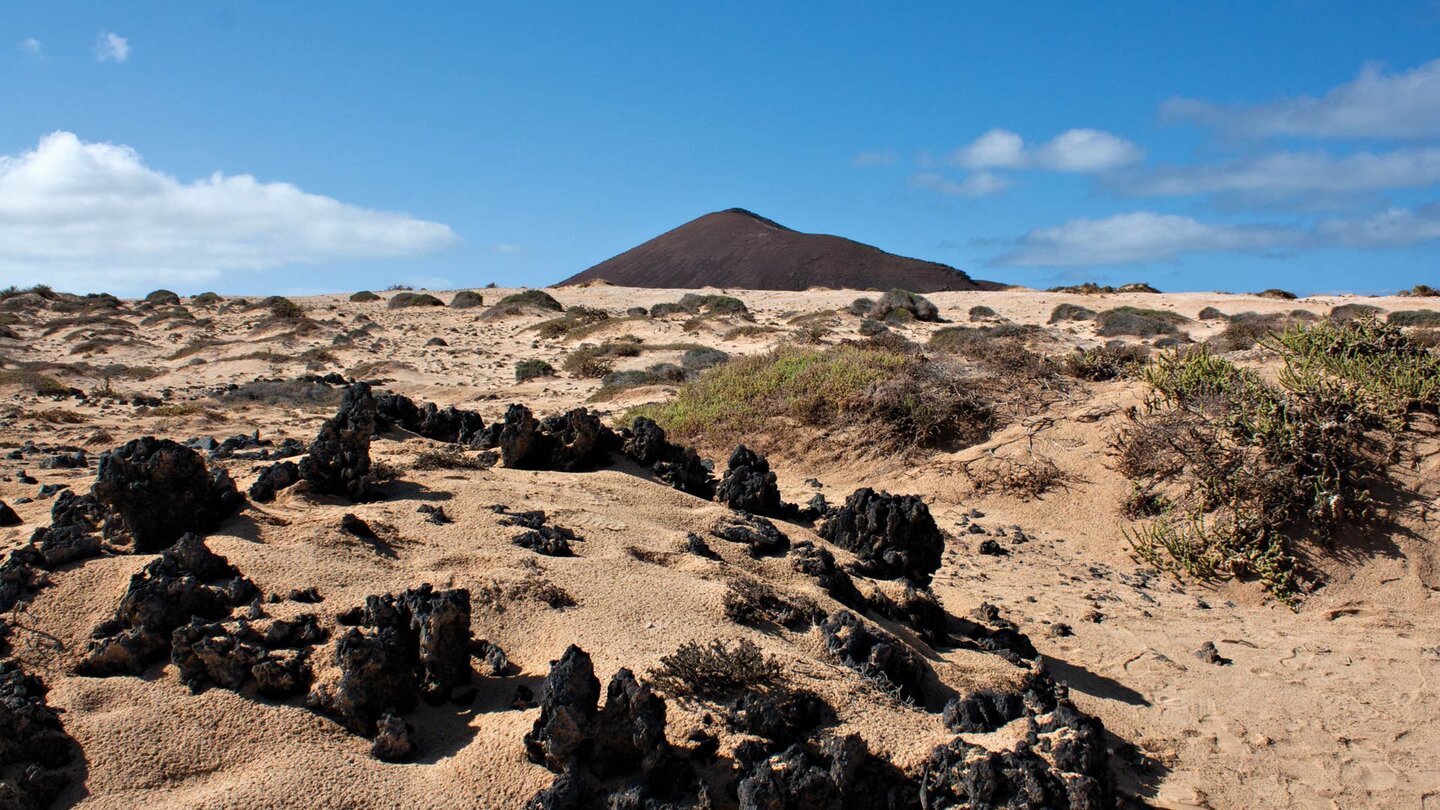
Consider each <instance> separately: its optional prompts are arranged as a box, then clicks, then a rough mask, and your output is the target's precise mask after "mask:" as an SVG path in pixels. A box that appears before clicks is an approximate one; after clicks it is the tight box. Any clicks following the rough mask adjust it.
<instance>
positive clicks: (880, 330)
mask: <svg viewBox="0 0 1440 810" xmlns="http://www.w3.org/2000/svg"><path fill="white" fill-rule="evenodd" d="M859 331H860V336H861V337H875V336H876V335H883V334H885V333H886V332H889V331H890V327H888V326H886V325H885V324H883V323H881V322H879V321H877V320H875V319H874V318H866V319H865V320H863V321H861V322H860V329H859Z"/></svg>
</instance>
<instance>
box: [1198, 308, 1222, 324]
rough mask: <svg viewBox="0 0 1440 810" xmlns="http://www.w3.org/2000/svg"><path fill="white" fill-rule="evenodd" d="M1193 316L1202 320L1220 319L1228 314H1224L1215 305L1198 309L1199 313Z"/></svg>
mask: <svg viewBox="0 0 1440 810" xmlns="http://www.w3.org/2000/svg"><path fill="white" fill-rule="evenodd" d="M1195 317H1197V318H1199V319H1200V320H1202V321H1220V320H1224V319H1226V318H1228V317H1230V316H1229V315H1226V314H1225V313H1223V312H1221V311H1220V310H1218V309H1216V308H1215V307H1205V308H1204V309H1202V310H1200V314H1199V315H1196V316H1195Z"/></svg>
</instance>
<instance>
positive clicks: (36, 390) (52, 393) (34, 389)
mask: <svg viewBox="0 0 1440 810" xmlns="http://www.w3.org/2000/svg"><path fill="white" fill-rule="evenodd" d="M0 385H18V386H20V387H22V388H25V389H27V390H29V391H30V392H31V393H33V394H36V395H38V396H42V397H63V396H69V395H70V394H72V393H74V392H75V389H73V388H71V387H70V386H68V385H65V384H64V383H62V382H60V381H59V380H57V379H55V378H54V377H51V376H50V375H48V374H41V373H40V372H38V371H0Z"/></svg>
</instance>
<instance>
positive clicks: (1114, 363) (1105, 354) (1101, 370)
mask: <svg viewBox="0 0 1440 810" xmlns="http://www.w3.org/2000/svg"><path fill="white" fill-rule="evenodd" d="M1149 357H1150V352H1149V351H1148V350H1146V348H1145V347H1144V346H1129V345H1124V344H1111V343H1107V344H1105V345H1104V346H1098V347H1096V348H1093V349H1080V350H1078V351H1076V352H1074V353H1072V354H1069V355H1067V356H1066V357H1065V373H1066V374H1069V375H1070V376H1072V377H1078V378H1080V379H1082V380H1091V381H1093V382H1103V381H1105V380H1115V379H1120V378H1121V377H1129V376H1131V375H1132V374H1134V373H1135V371H1136V370H1137V369H1139V368H1140V366H1142V365H1143V364H1144V363H1145V361H1146V360H1147V359H1149Z"/></svg>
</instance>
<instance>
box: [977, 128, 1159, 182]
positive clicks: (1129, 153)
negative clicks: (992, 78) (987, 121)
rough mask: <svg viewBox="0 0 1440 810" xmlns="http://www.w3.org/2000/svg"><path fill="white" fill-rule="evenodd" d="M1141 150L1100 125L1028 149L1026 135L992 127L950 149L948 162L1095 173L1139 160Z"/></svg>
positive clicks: (1076, 130) (983, 167) (982, 167)
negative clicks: (1096, 127) (952, 150)
mask: <svg viewBox="0 0 1440 810" xmlns="http://www.w3.org/2000/svg"><path fill="white" fill-rule="evenodd" d="M1144 157H1145V153H1144V151H1142V150H1141V149H1140V147H1138V146H1136V145H1135V144H1134V143H1132V142H1130V141H1128V140H1126V139H1125V138H1122V137H1120V136H1119V135H1114V134H1112V133H1109V132H1105V131H1104V130H1099V129H1070V130H1066V131H1065V132H1062V133H1060V134H1059V135H1056V136H1055V137H1054V138H1053V139H1051V140H1050V141H1049V142H1048V143H1044V144H1041V145H1040V146H1038V147H1035V148H1033V149H1027V148H1026V146H1025V139H1024V138H1022V137H1020V136H1019V135H1017V134H1016V133H1014V132H1011V131H1010V130H1008V129H992V130H990V131H989V132H987V133H985V134H984V135H981V136H980V137H979V138H976V139H975V140H973V141H971V142H970V143H968V144H966V145H965V146H962V147H960V148H959V149H956V150H955V151H954V152H951V153H950V156H949V162H950V163H952V164H954V165H956V166H960V167H963V168H966V169H1026V168H1031V169H1046V170H1049V171H1053V172H1074V173H1078V174H1096V173H1099V172H1108V171H1111V170H1113V169H1119V168H1121V167H1124V166H1129V165H1131V164H1133V163H1138V162H1139V161H1141V160H1142V159H1143V158H1144Z"/></svg>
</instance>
